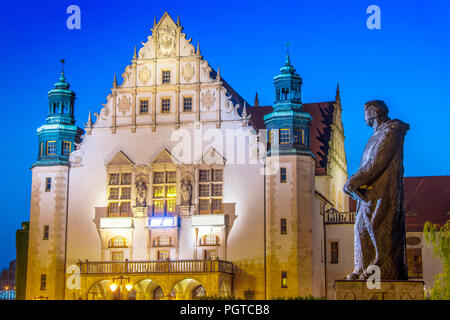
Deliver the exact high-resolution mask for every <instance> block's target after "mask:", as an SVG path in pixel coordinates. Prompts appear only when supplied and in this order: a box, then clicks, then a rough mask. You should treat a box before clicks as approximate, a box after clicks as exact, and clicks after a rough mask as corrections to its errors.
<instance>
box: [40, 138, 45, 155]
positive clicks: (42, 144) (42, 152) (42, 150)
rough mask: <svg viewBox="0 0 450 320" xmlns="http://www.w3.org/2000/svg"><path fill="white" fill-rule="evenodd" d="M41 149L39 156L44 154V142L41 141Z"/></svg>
mask: <svg viewBox="0 0 450 320" xmlns="http://www.w3.org/2000/svg"><path fill="white" fill-rule="evenodd" d="M40 149H41V151H40V155H41V157H42V156H43V155H44V143H43V142H41V148H40Z"/></svg>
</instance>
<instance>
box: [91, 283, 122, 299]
mask: <svg viewBox="0 0 450 320" xmlns="http://www.w3.org/2000/svg"><path fill="white" fill-rule="evenodd" d="M111 284H112V281H111V280H100V281H98V282H96V283H94V284H93V285H92V286H91V287H90V288H89V290H88V292H87V299H88V300H114V297H115V296H114V293H113V292H112V291H111V289H110V287H109V286H110V285H111Z"/></svg>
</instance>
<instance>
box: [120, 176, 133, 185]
mask: <svg viewBox="0 0 450 320" xmlns="http://www.w3.org/2000/svg"><path fill="white" fill-rule="evenodd" d="M121 178H122V179H121V180H120V184H121V185H131V173H122V175H121Z"/></svg>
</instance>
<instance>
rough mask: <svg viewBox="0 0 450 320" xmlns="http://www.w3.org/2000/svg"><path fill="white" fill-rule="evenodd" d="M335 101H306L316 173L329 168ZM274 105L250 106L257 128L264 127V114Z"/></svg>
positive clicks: (305, 107)
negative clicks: (310, 119) (311, 120)
mask: <svg viewBox="0 0 450 320" xmlns="http://www.w3.org/2000/svg"><path fill="white" fill-rule="evenodd" d="M334 103H335V102H334V101H330V102H317V103H304V104H303V110H304V111H306V112H308V113H309V114H310V115H311V117H312V118H313V122H312V124H311V130H310V137H311V151H312V153H313V154H314V155H315V156H316V175H325V174H326V170H327V161H328V150H329V147H330V138H331V124H332V123H333V113H334ZM272 110H273V109H272V106H258V107H249V108H247V112H248V113H249V114H251V116H252V117H251V119H250V122H251V124H252V125H253V126H254V127H255V129H257V130H260V129H264V128H265V127H266V126H265V124H264V116H265V115H266V114H269V113H271V112H272Z"/></svg>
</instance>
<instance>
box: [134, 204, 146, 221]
mask: <svg viewBox="0 0 450 320" xmlns="http://www.w3.org/2000/svg"><path fill="white" fill-rule="evenodd" d="M133 215H134V217H135V218H146V217H147V216H148V206H147V207H133Z"/></svg>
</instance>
